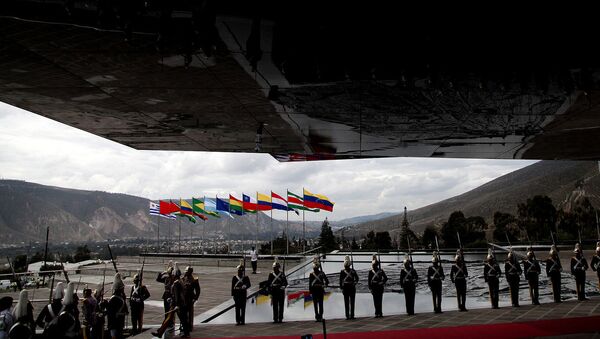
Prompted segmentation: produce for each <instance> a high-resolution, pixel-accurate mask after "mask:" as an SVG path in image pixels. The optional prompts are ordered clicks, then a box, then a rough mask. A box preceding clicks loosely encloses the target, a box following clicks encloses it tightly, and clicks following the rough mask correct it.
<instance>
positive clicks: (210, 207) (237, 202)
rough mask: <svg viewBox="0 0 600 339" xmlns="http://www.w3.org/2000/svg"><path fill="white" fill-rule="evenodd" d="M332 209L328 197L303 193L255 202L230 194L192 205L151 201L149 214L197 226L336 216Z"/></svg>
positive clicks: (273, 195) (181, 201)
mask: <svg viewBox="0 0 600 339" xmlns="http://www.w3.org/2000/svg"><path fill="white" fill-rule="evenodd" d="M333 205H334V202H332V201H331V200H330V199H329V198H328V197H326V196H324V195H322V194H314V193H311V192H309V191H308V190H306V189H304V191H303V195H298V194H295V193H292V192H290V191H287V199H285V198H283V197H282V196H280V195H279V194H277V193H275V192H271V194H270V195H269V194H262V193H257V194H256V199H254V198H253V197H251V196H249V195H246V194H242V198H241V199H239V198H236V197H234V196H233V195H231V194H230V195H229V198H219V197H215V198H206V197H204V198H192V202H191V204H190V203H189V202H188V200H184V199H179V204H177V203H176V202H173V201H172V200H169V201H163V200H160V201H159V202H158V203H156V202H153V201H151V202H150V208H149V213H150V215H156V216H161V217H164V218H168V219H175V218H176V217H177V216H179V217H184V218H187V219H188V220H189V221H191V222H196V220H197V218H199V219H202V220H207V219H208V216H211V217H215V218H220V217H221V215H226V216H229V217H231V218H233V215H244V214H248V213H251V214H253V213H257V212H258V211H271V210H282V211H291V212H295V213H296V214H299V213H298V211H308V212H320V211H321V210H323V211H328V212H333Z"/></svg>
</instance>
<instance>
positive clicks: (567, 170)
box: [346, 161, 600, 239]
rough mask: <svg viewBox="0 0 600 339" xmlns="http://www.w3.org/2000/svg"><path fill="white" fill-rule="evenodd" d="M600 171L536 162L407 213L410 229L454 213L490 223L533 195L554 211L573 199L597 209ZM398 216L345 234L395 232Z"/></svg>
mask: <svg viewBox="0 0 600 339" xmlns="http://www.w3.org/2000/svg"><path fill="white" fill-rule="evenodd" d="M599 174H600V171H599V165H598V163H597V162H595V161H539V162H537V163H535V164H532V165H530V166H527V167H524V168H522V169H519V170H517V171H514V172H511V173H509V174H506V175H503V176H501V177H499V178H496V179H494V180H492V181H490V182H488V183H486V184H484V185H481V186H479V187H477V188H475V189H473V190H471V191H469V192H466V193H463V194H461V195H458V196H455V197H452V198H449V199H446V200H443V201H440V202H437V203H434V204H431V205H428V206H425V207H421V208H419V209H416V210H413V211H408V221H409V222H410V227H411V228H412V229H413V230H414V231H415V232H417V233H419V232H422V231H423V230H424V229H425V227H427V226H429V225H441V224H443V223H444V222H445V221H447V220H448V217H449V216H450V214H451V213H452V212H454V211H459V210H460V211H462V212H463V213H464V214H465V216H467V217H469V216H482V217H484V218H485V219H486V220H487V222H488V223H491V222H492V219H493V215H494V213H495V212H496V211H500V212H505V213H512V214H516V213H517V204H519V203H522V202H525V201H526V200H527V199H528V198H531V197H533V196H535V195H547V196H549V197H550V198H551V199H552V202H553V203H554V205H555V206H556V207H557V208H561V207H565V208H568V206H569V205H570V203H571V201H572V199H576V198H577V197H581V196H586V197H588V198H589V199H590V201H591V203H592V205H594V206H595V207H596V208H598V207H600V175H599ZM400 218H401V215H398V214H396V215H393V216H390V217H387V218H383V219H380V220H375V221H369V222H365V223H361V224H359V225H356V226H355V227H353V228H351V229H350V230H348V231H347V233H346V234H350V235H354V236H362V235H364V234H366V233H367V232H369V231H370V230H376V231H383V230H387V231H390V232H391V234H392V239H393V237H394V236H395V235H396V233H397V232H398V226H399V220H401V219H400Z"/></svg>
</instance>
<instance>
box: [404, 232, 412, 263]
mask: <svg viewBox="0 0 600 339" xmlns="http://www.w3.org/2000/svg"><path fill="white" fill-rule="evenodd" d="M406 243H407V244H408V257H409V258H410V262H412V260H413V258H412V251H411V249H410V237H409V236H408V235H407V236H406Z"/></svg>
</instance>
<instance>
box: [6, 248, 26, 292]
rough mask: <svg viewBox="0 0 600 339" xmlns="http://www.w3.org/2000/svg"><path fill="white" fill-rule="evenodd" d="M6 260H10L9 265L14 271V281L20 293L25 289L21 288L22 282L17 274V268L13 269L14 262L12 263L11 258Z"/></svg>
mask: <svg viewBox="0 0 600 339" xmlns="http://www.w3.org/2000/svg"><path fill="white" fill-rule="evenodd" d="M6 259H8V265H9V266H10V270H11V271H12V276H13V280H14V281H15V284H17V288H18V289H19V291H20V290H22V289H23V288H22V287H21V281H20V280H19V279H18V278H17V275H16V274H15V268H14V267H13V265H12V262H11V261H10V258H9V257H8V256H7V257H6Z"/></svg>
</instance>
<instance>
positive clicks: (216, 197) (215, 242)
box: [213, 194, 229, 255]
mask: <svg viewBox="0 0 600 339" xmlns="http://www.w3.org/2000/svg"><path fill="white" fill-rule="evenodd" d="M218 201H219V195H218V194H216V195H215V207H216V206H217V203H218ZM228 224H229V223H228ZM217 225H218V223H215V241H213V244H215V255H216V254H217V233H218V230H217V228H218V226H217Z"/></svg>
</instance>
